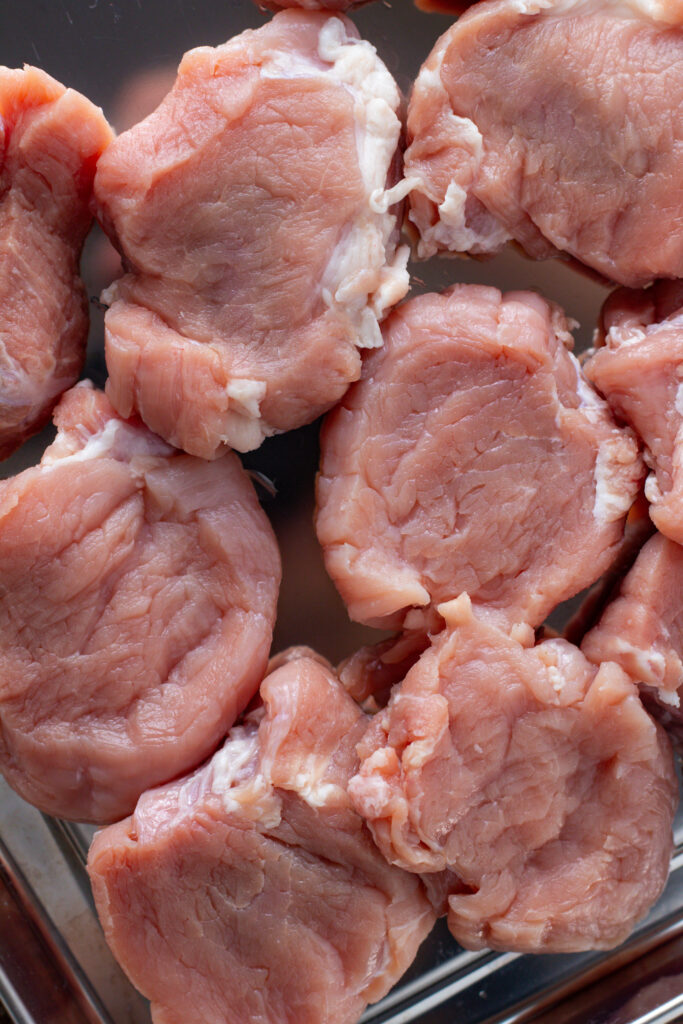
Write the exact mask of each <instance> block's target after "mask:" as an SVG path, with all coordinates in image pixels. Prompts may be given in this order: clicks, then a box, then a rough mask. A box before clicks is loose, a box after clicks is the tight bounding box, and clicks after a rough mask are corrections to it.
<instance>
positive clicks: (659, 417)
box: [584, 281, 683, 544]
mask: <svg viewBox="0 0 683 1024" xmlns="http://www.w3.org/2000/svg"><path fill="white" fill-rule="evenodd" d="M602 340H603V341H604V345H603V346H602V347H600V348H598V350H597V352H596V353H595V354H594V355H593V356H592V358H591V359H589V360H588V361H587V362H586V363H585V365H584V369H585V372H586V375H587V376H588V377H590V379H591V380H592V381H593V383H594V384H595V386H596V387H597V388H598V389H599V390H600V391H601V392H602V394H603V395H604V396H605V398H606V399H607V401H608V402H609V404H610V406H611V407H612V409H613V410H614V413H615V415H616V416H618V417H619V418H620V419H621V420H623V421H625V422H626V423H629V424H630V425H631V426H632V427H633V429H634V430H635V432H636V433H637V434H638V435H639V437H640V438H641V439H642V440H643V442H644V444H645V461H646V463H647V464H648V466H649V467H650V469H651V473H650V475H649V477H648V479H647V481H646V483H645V494H646V497H647V498H648V501H649V502H650V516H651V518H652V521H653V522H654V524H655V526H656V527H657V528H658V529H659V530H661V532H662V533H664V534H666V536H667V537H670V538H671V540H674V541H676V542H677V543H678V544H683V283H681V282H680V281H676V282H672V281H660V282H658V283H657V284H656V285H654V287H652V288H649V289H647V290H646V291H631V290H628V289H625V288H621V289H619V290H618V291H616V292H614V293H613V294H612V295H610V297H609V298H608V300H607V302H606V303H605V307H604V309H603V314H602Z"/></svg>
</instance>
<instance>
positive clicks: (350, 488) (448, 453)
mask: <svg viewBox="0 0 683 1024" xmlns="http://www.w3.org/2000/svg"><path fill="white" fill-rule="evenodd" d="M384 336H385V344H384V347H383V348H382V349H379V350H378V351H377V352H374V353H372V354H371V355H370V356H369V357H368V358H367V360H366V361H365V363H364V369H363V379H362V380H361V381H360V383H358V384H357V385H355V386H354V387H353V388H352V389H351V390H350V391H349V393H348V395H347V396H346V397H345V399H344V401H343V402H342V403H341V404H340V406H339V407H338V408H337V409H335V410H334V411H333V412H332V413H331V414H330V415H329V416H328V419H327V421H326V424H325V426H324V428H323V433H322V461H321V472H320V476H319V480H318V504H319V507H318V514H317V530H318V537H319V539H320V541H321V543H322V545H323V548H324V551H325V564H326V566H327V569H328V571H329V573H330V575H331V576H332V578H333V580H334V581H335V583H336V585H337V587H338V589H339V591H340V593H341V595H342V597H343V598H344V600H345V601H346V604H347V607H348V609H349V614H350V615H351V618H353V619H357V620H358V621H361V622H369V623H371V624H387V623H389V624H391V625H395V624H396V623H397V622H399V623H400V622H402V621H403V619H404V618H405V612H406V609H409V608H411V607H412V606H417V607H421V608H424V609H427V608H428V607H429V606H430V604H431V605H435V604H438V603H440V602H442V601H447V600H449V599H451V598H453V597H457V596H458V594H460V593H463V592H465V591H467V593H469V594H470V596H471V598H472V601H473V602H475V603H477V604H485V605H487V606H489V607H490V608H494V609H498V610H499V611H500V612H501V614H503V615H504V616H505V617H506V618H507V620H508V621H509V622H516V621H524V622H529V623H531V624H532V625H534V626H535V625H538V624H540V623H541V622H542V621H543V619H544V618H545V616H546V615H547V614H548V613H549V612H550V611H551V609H552V608H554V607H555V605H557V604H558V603H559V602H560V601H562V600H564V599H566V598H568V597H570V596H571V595H572V594H575V593H577V592H578V591H579V590H581V589H582V588H583V587H586V586H588V585H589V584H590V583H592V582H593V581H594V580H595V579H596V578H597V577H598V576H599V575H600V574H601V573H602V572H603V571H604V570H605V569H606V568H607V567H608V566H609V564H610V561H611V559H612V557H613V555H614V554H615V552H616V550H617V546H618V544H619V541H620V538H621V536H622V533H623V522H624V517H625V514H626V512H627V511H628V509H629V507H630V505H631V504H632V502H633V500H634V498H635V495H636V493H637V491H638V487H639V483H640V480H641V476H642V467H641V463H640V459H639V456H638V452H637V446H636V442H635V439H634V438H633V436H632V435H631V433H630V431H628V430H623V429H620V428H617V426H616V425H615V423H614V421H613V420H612V418H611V415H610V412H609V409H608V406H607V404H606V403H605V402H604V401H603V400H602V399H601V398H599V397H598V395H597V394H596V393H595V392H594V391H593V389H592V388H591V386H590V385H589V384H588V382H587V381H586V380H585V379H584V378H583V376H582V374H581V371H580V369H579V366H578V363H577V362H576V360H575V359H574V357H573V356H572V355H571V354H570V353H569V352H568V351H567V348H566V346H567V345H571V335H570V334H569V332H568V324H567V321H566V319H565V317H564V316H563V314H562V313H561V312H560V310H559V309H558V308H557V307H556V306H554V305H552V304H550V303H548V302H546V301H545V300H544V299H542V298H541V297H540V296H538V295H535V294H532V293H530V292H511V293H509V294H508V295H505V296H502V295H501V293H500V292H499V291H497V290H496V289H495V288H487V287H483V286H480V285H458V286H456V287H454V288H452V289H450V290H449V291H448V292H446V293H445V294H443V295H423V296H420V297H418V298H415V299H412V300H411V301H410V302H407V303H406V304H405V305H403V306H402V307H401V308H400V309H398V310H396V311H395V312H394V313H393V314H392V315H391V317H390V318H389V319H388V320H387V323H386V325H385V330H384ZM412 628H416V624H415V623H413V625H412Z"/></svg>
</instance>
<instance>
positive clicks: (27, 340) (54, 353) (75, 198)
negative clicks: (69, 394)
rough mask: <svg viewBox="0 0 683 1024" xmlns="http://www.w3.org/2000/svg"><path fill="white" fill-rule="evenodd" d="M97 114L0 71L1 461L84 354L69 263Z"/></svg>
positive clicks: (98, 141)
mask: <svg viewBox="0 0 683 1024" xmlns="http://www.w3.org/2000/svg"><path fill="white" fill-rule="evenodd" d="M111 138H112V132H111V129H110V128H109V125H108V124H107V122H106V121H105V119H104V116H103V114H102V111H101V110H99V109H98V108H97V107H95V106H93V104H92V103H90V102H89V100H87V99H85V97H84V96H81V95H80V93H78V92H75V91H74V90H73V89H65V88H64V86H63V85H60V84H59V82H56V81H55V80H54V78H50V76H49V75H46V74H45V72H44V71H39V70H38V68H32V67H25V68H23V70H11V69H10V68H4V67H0V458H5V457H6V456H8V455H10V454H11V453H12V452H13V451H14V449H15V448H17V447H18V446H19V445H20V444H21V442H22V441H23V440H24V439H25V438H27V437H29V436H30V435H31V434H33V433H35V432H36V431H37V430H39V429H40V428H41V427H42V426H43V424H44V423H45V422H46V421H47V420H48V419H49V417H50V412H51V410H52V407H53V406H54V404H55V402H56V401H57V399H58V398H59V396H60V395H61V394H62V392H63V391H66V389H67V388H69V387H71V385H72V384H75V383H76V381H77V379H78V376H79V374H80V372H81V369H82V367H83V362H84V360H85V343H86V338H87V334H88V307H87V297H86V294H85V289H84V287H83V282H82V281H81V279H80V277H79V273H78V259H79V256H80V252H81V247H82V245H83V240H84V238H85V236H86V234H87V232H88V228H89V227H90V222H91V219H92V214H91V212H90V201H91V197H92V183H93V178H94V175H95V164H96V162H97V158H98V157H99V156H100V154H101V153H102V151H103V150H104V149H105V148H106V147H107V145H108V144H109V142H110V140H111Z"/></svg>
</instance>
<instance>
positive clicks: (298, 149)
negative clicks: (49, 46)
mask: <svg viewBox="0 0 683 1024" xmlns="http://www.w3.org/2000/svg"><path fill="white" fill-rule="evenodd" d="M399 103H400V96H399V92H398V89H397V87H396V85H395V83H394V81H393V79H392V77H391V75H390V74H389V72H388V71H387V70H386V68H385V67H384V65H383V64H382V63H381V61H380V60H379V58H378V57H377V55H376V53H375V50H374V48H373V47H372V46H371V45H370V44H369V43H367V42H364V41H362V40H361V39H359V38H358V35H357V32H356V30H355V28H354V26H353V25H352V24H351V22H349V21H347V20H346V19H345V18H343V17H333V16H326V15H323V14H312V13H310V14H309V13H306V12H304V11H283V12H282V13H281V14H279V15H276V16H275V18H273V20H272V21H271V22H269V23H268V24H266V25H264V26H263V27H262V28H260V29H258V30H256V31H248V32H245V33H243V34H242V35H240V36H238V37H236V38H235V39H233V40H232V41H230V42H228V43H226V44H225V45H223V46H220V47H218V48H217V49H210V48H208V47H202V48H200V49H197V50H192V51H191V52H190V53H188V54H186V55H185V57H184V58H183V61H182V63H181V65H180V69H179V73H178V78H177V80H176V83H175V86H174V87H173V89H172V91H171V92H170V93H169V95H168V97H167V98H166V100H164V102H163V103H162V104H161V106H160V107H159V108H158V110H157V111H155V113H153V114H152V115H150V117H148V118H147V119H146V120H144V121H142V122H141V123H140V124H139V125H137V126H136V127H134V128H132V129H130V130H129V131H127V132H124V133H123V135H121V136H120V137H119V138H118V139H117V140H116V142H115V143H114V144H113V145H112V146H111V147H110V149H109V151H108V153H107V154H106V156H105V157H104V158H103V159H102V160H101V161H100V164H99V167H98V171H97V177H96V181H95V193H96V197H97V202H98V205H99V210H100V216H101V217H102V220H103V223H104V225H105V228H106V229H107V231H108V232H109V233H110V235H111V237H112V239H113V240H114V242H115V244H116V245H117V246H118V247H119V248H120V250H121V252H122V254H123V257H124V264H125V266H126V269H127V270H128V271H129V272H128V273H127V274H126V275H125V277H123V278H122V279H121V280H120V281H118V282H116V284H115V285H114V286H113V287H112V288H111V289H110V290H109V291H108V293H107V294H106V295H105V298H106V300H107V301H108V302H109V303H110V304H111V308H110V309H109V311H108V313H107V315H106V319H105V329H106V332H105V333H106V338H105V341H106V358H107V366H108V369H109V374H110V380H109V383H108V385H107V393H108V394H109V396H110V398H111V400H112V402H113V403H114V405H115V407H116V408H117V409H118V411H119V412H120V413H121V414H122V415H125V416H128V415H130V414H131V413H133V412H137V413H138V414H139V415H140V416H141V417H142V419H143V420H144V422H145V423H146V424H147V425H148V426H149V427H150V428H151V429H152V430H155V431H156V432H157V433H158V434H160V435H161V436H162V437H164V438H165V439H166V440H168V441H170V442H171V443H172V444H175V445H177V446H178V447H181V448H184V449H185V450H186V451H188V452H190V453H191V454H193V455H199V456H202V457H204V458H213V457H215V456H216V455H217V454H219V453H220V452H221V451H222V450H223V448H224V446H225V445H230V446H232V447H233V448H237V449H239V450H241V451H246V450H248V449H252V448H255V447H257V446H258V445H259V444H260V443H261V441H262V440H263V438H264V437H265V436H266V435H268V434H272V433H275V432H278V431H282V430H289V429H290V428H292V427H297V426H300V425H301V424H303V423H307V422H310V421H311V420H313V419H315V417H316V416H318V415H319V414H320V413H321V412H323V411H324V410H325V409H328V408H329V407H330V406H331V405H333V404H334V403H335V402H336V401H337V400H338V399H339V398H341V396H342V395H343V394H344V392H345V391H346V389H347V387H348V385H349V383H350V382H351V381H352V380H355V379H357V378H358V376H359V375H360V352H359V350H360V349H362V348H367V347H370V348H372V347H374V346H376V345H379V344H381V333H380V330H379V326H378V321H379V320H380V319H381V318H382V317H383V316H384V315H385V312H386V310H387V309H388V307H389V306H391V305H392V304H393V303H395V302H397V301H398V300H399V299H400V298H402V297H403V295H404V294H405V293H406V291H407V289H408V275H407V272H406V269H405V264H406V258H407V252H406V250H405V247H401V248H397V241H398V232H397V226H396V217H395V216H394V214H393V213H392V212H390V210H389V206H390V204H391V202H393V199H394V197H395V194H394V193H390V192H388V191H387V186H388V185H393V183H394V182H395V179H396V168H395V162H396V158H397V145H398V141H399V135H400V130H401V126H400V122H399V119H398V117H397V113H396V112H397V109H398V107H399Z"/></svg>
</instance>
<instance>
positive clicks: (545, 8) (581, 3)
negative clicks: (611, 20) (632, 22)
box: [510, 0, 683, 25]
mask: <svg viewBox="0 0 683 1024" xmlns="http://www.w3.org/2000/svg"><path fill="white" fill-rule="evenodd" d="M604 6H605V5H604V3H601V4H600V5H599V8H598V4H597V3H596V0H510V7H511V9H512V10H514V11H518V12H519V14H524V15H529V16H533V15H536V14H556V15H560V16H562V15H566V14H582V13H588V14H590V13H592V12H593V11H595V10H597V9H601V10H604ZM610 14H612V15H613V16H614V17H617V18H647V19H648V20H649V21H655V22H663V23H665V24H668V25H676V24H681V22H682V21H683V18H682V17H681V13H680V8H679V9H678V10H676V5H675V4H672V3H671V0H615V2H614V3H612V4H611V5H610Z"/></svg>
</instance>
